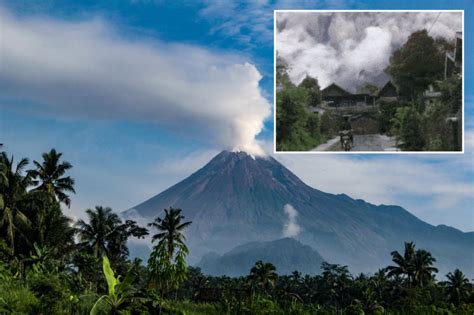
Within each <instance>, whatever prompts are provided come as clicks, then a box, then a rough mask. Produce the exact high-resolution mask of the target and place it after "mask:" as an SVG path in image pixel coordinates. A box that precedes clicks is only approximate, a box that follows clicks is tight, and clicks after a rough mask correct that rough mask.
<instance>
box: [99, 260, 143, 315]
mask: <svg viewBox="0 0 474 315" xmlns="http://www.w3.org/2000/svg"><path fill="white" fill-rule="evenodd" d="M102 259H103V261H102V269H103V272H104V276H105V279H106V280H107V286H108V294H106V295H103V296H101V297H100V298H99V299H98V300H97V301H96V302H95V304H94V306H93V307H92V309H91V311H90V315H96V314H98V313H99V310H100V309H101V308H102V307H104V308H107V309H109V310H110V311H109V314H118V311H119V310H121V309H123V308H124V307H126V306H127V305H128V304H129V302H130V301H131V299H132V294H133V290H132V289H133V287H132V283H133V281H135V279H136V272H134V270H133V269H132V268H133V267H132V268H130V270H129V271H128V272H127V274H126V275H125V278H124V279H123V281H120V279H119V277H115V274H114V271H113V270H112V268H111V267H110V261H109V258H107V256H103V257H102Z"/></svg>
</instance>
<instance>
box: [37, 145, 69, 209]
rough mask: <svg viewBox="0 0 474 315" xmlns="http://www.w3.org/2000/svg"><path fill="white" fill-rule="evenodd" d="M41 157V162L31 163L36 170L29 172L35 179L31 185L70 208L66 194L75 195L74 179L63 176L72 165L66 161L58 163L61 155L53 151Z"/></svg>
mask: <svg viewBox="0 0 474 315" xmlns="http://www.w3.org/2000/svg"><path fill="white" fill-rule="evenodd" d="M42 156H43V162H42V163H39V162H37V161H33V163H34V165H35V166H36V169H35V170H32V171H31V176H32V177H33V178H34V179H35V180H34V182H33V183H34V184H35V185H39V186H38V187H37V188H36V190H39V191H44V192H46V193H48V194H49V196H51V197H52V198H54V199H55V200H57V201H59V202H62V203H64V204H65V205H66V206H68V207H70V205H71V199H70V198H69V196H68V195H67V194H66V193H67V192H72V193H76V191H75V190H74V179H72V178H71V177H69V176H63V175H64V174H65V173H66V172H67V171H68V170H70V169H71V168H72V165H71V164H70V163H69V162H66V161H64V162H61V163H60V162H59V160H60V159H61V156H62V153H59V152H56V150H55V149H51V151H49V152H48V153H43V155H42Z"/></svg>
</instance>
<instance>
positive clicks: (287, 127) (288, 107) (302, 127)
mask: <svg viewBox="0 0 474 315" xmlns="http://www.w3.org/2000/svg"><path fill="white" fill-rule="evenodd" d="M308 99H309V94H308V90H307V89H306V88H303V87H292V88H285V89H283V90H282V91H280V92H278V93H277V118H276V124H277V134H276V137H277V150H281V151H302V150H308V149H310V148H313V147H315V146H316V145H317V144H318V142H317V139H315V138H313V137H312V136H311V134H310V132H309V130H308V118H309V117H310V115H311V114H310V113H309V111H308V110H307V108H306V106H307V104H308ZM314 115H315V114H314ZM313 117H314V116H313ZM314 122H315V121H314V118H312V121H311V122H310V123H309V126H311V128H313V127H314ZM312 133H313V134H316V135H317V132H316V131H315V130H313V131H312Z"/></svg>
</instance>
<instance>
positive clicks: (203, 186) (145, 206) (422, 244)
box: [123, 151, 474, 276]
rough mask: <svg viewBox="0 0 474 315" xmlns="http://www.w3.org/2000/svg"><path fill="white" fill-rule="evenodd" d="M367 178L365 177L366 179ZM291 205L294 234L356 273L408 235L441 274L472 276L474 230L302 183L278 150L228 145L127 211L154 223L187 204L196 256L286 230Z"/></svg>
mask: <svg viewBox="0 0 474 315" xmlns="http://www.w3.org/2000/svg"><path fill="white" fill-rule="evenodd" d="M361 184H363V183H361ZM287 204H289V205H291V206H292V207H293V208H294V209H295V211H296V213H297V215H296V216H295V217H294V221H295V222H293V223H292V224H293V226H295V225H297V226H298V231H299V232H298V233H295V234H294V235H292V236H293V237H294V238H295V239H296V240H298V241H299V242H301V243H302V244H305V245H309V246H310V247H311V248H312V249H314V250H315V251H316V252H317V253H319V254H320V255H321V256H322V257H324V259H325V260H326V261H328V262H330V263H339V264H344V265H348V266H349V268H350V270H351V271H352V272H372V273H373V272H375V271H376V270H377V269H378V268H381V267H385V266H387V265H388V264H390V263H391V256H390V252H391V251H393V250H402V248H403V243H404V242H405V241H413V242H415V244H416V246H417V248H423V249H426V250H428V251H430V252H431V253H432V254H433V256H434V257H435V258H436V259H437V263H436V266H437V267H438V269H439V270H440V275H441V276H442V275H444V274H446V273H447V272H448V271H452V270H454V269H455V268H459V269H461V270H463V271H464V272H465V273H467V274H468V275H470V276H474V264H473V260H474V255H473V252H472V245H473V244H474V233H473V232H469V233H464V232H461V231H459V230H457V229H454V228H452V227H447V226H443V225H441V226H433V225H431V224H428V223H426V222H424V221H422V220H420V219H418V218H417V217H415V216H414V215H412V214H411V213H409V212H408V211H407V210H405V209H403V208H402V207H399V206H392V205H373V204H370V203H368V202H365V201H363V200H355V199H352V198H350V197H349V196H347V195H345V194H338V195H335V194H329V193H325V192H322V191H319V190H317V189H314V188H312V187H310V186H308V185H306V184H305V183H304V182H302V181H301V180H300V179H299V178H298V177H297V176H296V175H294V174H293V173H292V172H291V171H290V170H288V169H287V168H286V167H284V166H283V165H282V164H280V163H279V162H278V161H276V160H275V159H274V158H272V157H253V156H251V155H248V154H247V153H245V152H230V151H223V152H221V153H220V154H218V155H217V156H215V157H214V158H213V159H212V160H211V161H210V162H209V163H207V164H206V165H205V166H204V167H202V168H201V169H199V170H198V171H196V172H195V173H194V174H192V175H190V176H189V177H187V178H186V179H184V180H183V181H181V182H179V183H177V184H175V185H174V186H172V187H170V188H168V189H167V190H165V191H163V192H161V193H160V194H158V195H156V196H154V197H152V198H150V199H148V200H146V201H145V202H143V203H141V204H139V205H137V206H135V207H133V208H132V209H129V210H127V211H125V212H124V213H123V215H124V216H125V217H128V218H135V219H137V218H139V220H148V221H147V222H150V221H152V220H153V218H155V217H157V216H162V215H163V213H164V211H163V210H164V209H165V208H169V207H174V208H180V209H182V214H183V215H184V216H185V218H186V220H189V221H192V222H193V223H192V224H191V226H190V227H189V229H188V230H186V238H187V242H188V244H189V247H190V252H191V255H190V263H197V262H198V261H199V260H200V259H201V258H202V257H203V256H204V255H206V254H208V253H210V252H214V253H217V254H218V255H223V254H225V253H228V252H229V251H231V250H232V249H233V248H235V247H237V246H241V245H243V244H246V243H252V242H269V241H274V240H277V239H281V238H282V237H284V236H285V235H284V230H285V228H287V227H288V220H289V218H288V214H287V213H285V211H284V210H283V209H284V206H285V205H287Z"/></svg>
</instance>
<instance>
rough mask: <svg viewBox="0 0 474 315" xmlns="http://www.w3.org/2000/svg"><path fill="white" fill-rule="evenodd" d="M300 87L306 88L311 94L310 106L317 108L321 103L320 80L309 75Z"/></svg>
mask: <svg viewBox="0 0 474 315" xmlns="http://www.w3.org/2000/svg"><path fill="white" fill-rule="evenodd" d="M299 87H304V88H305V89H307V90H308V92H309V105H311V106H316V105H318V104H319V103H321V98H322V95H321V89H320V87H319V83H318V79H316V78H313V77H311V76H309V75H306V77H305V78H304V79H303V81H301V83H300V85H299Z"/></svg>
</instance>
